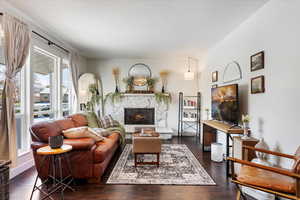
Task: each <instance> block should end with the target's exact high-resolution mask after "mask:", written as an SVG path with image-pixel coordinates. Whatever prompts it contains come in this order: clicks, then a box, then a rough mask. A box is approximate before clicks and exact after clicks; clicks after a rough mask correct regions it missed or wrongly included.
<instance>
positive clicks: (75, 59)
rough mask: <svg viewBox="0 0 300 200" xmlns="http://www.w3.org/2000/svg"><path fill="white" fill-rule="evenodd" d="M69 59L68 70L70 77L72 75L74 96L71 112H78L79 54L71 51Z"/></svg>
mask: <svg viewBox="0 0 300 200" xmlns="http://www.w3.org/2000/svg"><path fill="white" fill-rule="evenodd" d="M69 60H70V68H71V70H70V72H71V77H72V84H73V88H74V92H75V96H74V101H73V102H74V104H73V105H75V107H73V112H78V111H79V103H78V98H79V96H78V95H79V92H78V79H79V65H80V60H79V56H78V54H77V53H75V52H71V53H70V54H69Z"/></svg>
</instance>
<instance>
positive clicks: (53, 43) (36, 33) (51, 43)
mask: <svg viewBox="0 0 300 200" xmlns="http://www.w3.org/2000/svg"><path fill="white" fill-rule="evenodd" d="M0 16H3V13H1V12H0ZM32 33H33V34H35V35H37V36H39V37H40V38H42V39H44V40H46V41H47V42H48V45H49V46H51V45H53V46H56V47H58V48H59V49H61V50H63V51H65V52H67V53H70V52H69V50H67V49H65V48H64V47H62V46H60V45H58V44H56V43H55V42H52V41H51V40H49V39H48V38H46V37H45V36H43V35H41V34H39V33H38V32H36V31H32Z"/></svg>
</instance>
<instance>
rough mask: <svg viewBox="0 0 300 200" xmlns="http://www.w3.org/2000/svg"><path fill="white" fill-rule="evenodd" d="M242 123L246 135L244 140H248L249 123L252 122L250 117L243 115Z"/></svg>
mask: <svg viewBox="0 0 300 200" xmlns="http://www.w3.org/2000/svg"><path fill="white" fill-rule="evenodd" d="M242 122H243V129H244V135H243V137H242V139H248V138H249V135H248V133H249V122H250V116H249V115H242Z"/></svg>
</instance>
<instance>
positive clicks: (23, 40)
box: [0, 13, 31, 166]
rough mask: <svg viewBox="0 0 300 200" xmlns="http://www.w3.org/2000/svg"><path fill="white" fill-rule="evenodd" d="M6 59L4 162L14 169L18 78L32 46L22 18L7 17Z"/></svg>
mask: <svg viewBox="0 0 300 200" xmlns="http://www.w3.org/2000/svg"><path fill="white" fill-rule="evenodd" d="M3 30H4V58H5V65H6V72H5V81H4V87H3V93H2V112H1V121H0V125H1V132H0V159H6V160H7V159H10V160H11V161H12V164H13V166H15V164H16V160H17V144H16V119H15V112H14V103H15V78H16V74H17V73H18V72H19V71H20V70H21V69H22V67H23V66H24V64H25V62H26V59H27V56H28V53H29V46H30V40H31V38H30V35H31V31H30V30H29V27H28V26H27V25H26V24H24V23H23V22H21V21H19V20H18V19H16V18H14V17H13V16H10V15H8V14H6V13H4V15H3Z"/></svg>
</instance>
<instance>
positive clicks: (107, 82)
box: [87, 58, 198, 129]
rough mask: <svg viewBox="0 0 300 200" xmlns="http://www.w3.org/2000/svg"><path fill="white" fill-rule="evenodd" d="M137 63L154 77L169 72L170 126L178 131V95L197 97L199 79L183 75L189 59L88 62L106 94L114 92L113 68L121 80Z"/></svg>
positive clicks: (158, 88) (159, 84)
mask: <svg viewBox="0 0 300 200" xmlns="http://www.w3.org/2000/svg"><path fill="white" fill-rule="evenodd" d="M136 63H145V64H146V65H148V66H149V67H150V68H151V70H152V76H153V77H157V78H158V77H159V72H160V71H161V70H169V71H170V76H169V78H168V86H167V88H166V91H167V92H170V93H171V95H172V104H171V105H170V110H169V114H168V126H169V127H171V128H173V129H177V122H178V121H177V119H178V93H179V92H180V91H182V92H184V93H185V94H186V95H195V94H196V92H197V86H198V84H197V79H196V77H195V80H193V81H185V80H184V79H183V73H184V72H185V71H186V70H187V59H186V58H185V59H179V58H178V59H172V58H166V59H109V60H88V68H87V71H88V72H92V73H95V74H97V75H98V76H100V77H101V78H102V82H103V87H104V93H105V94H106V93H109V92H113V91H114V89H115V83H114V80H113V77H112V73H111V71H112V68H114V67H119V69H120V71H121V79H122V78H124V77H127V76H128V70H129V68H130V67H131V66H132V65H134V64H136ZM191 68H192V71H195V70H197V68H198V67H197V63H195V62H193V64H192V65H191ZM121 86H122V91H125V84H124V83H123V82H121ZM156 91H161V83H160V82H158V83H157V84H156Z"/></svg>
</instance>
